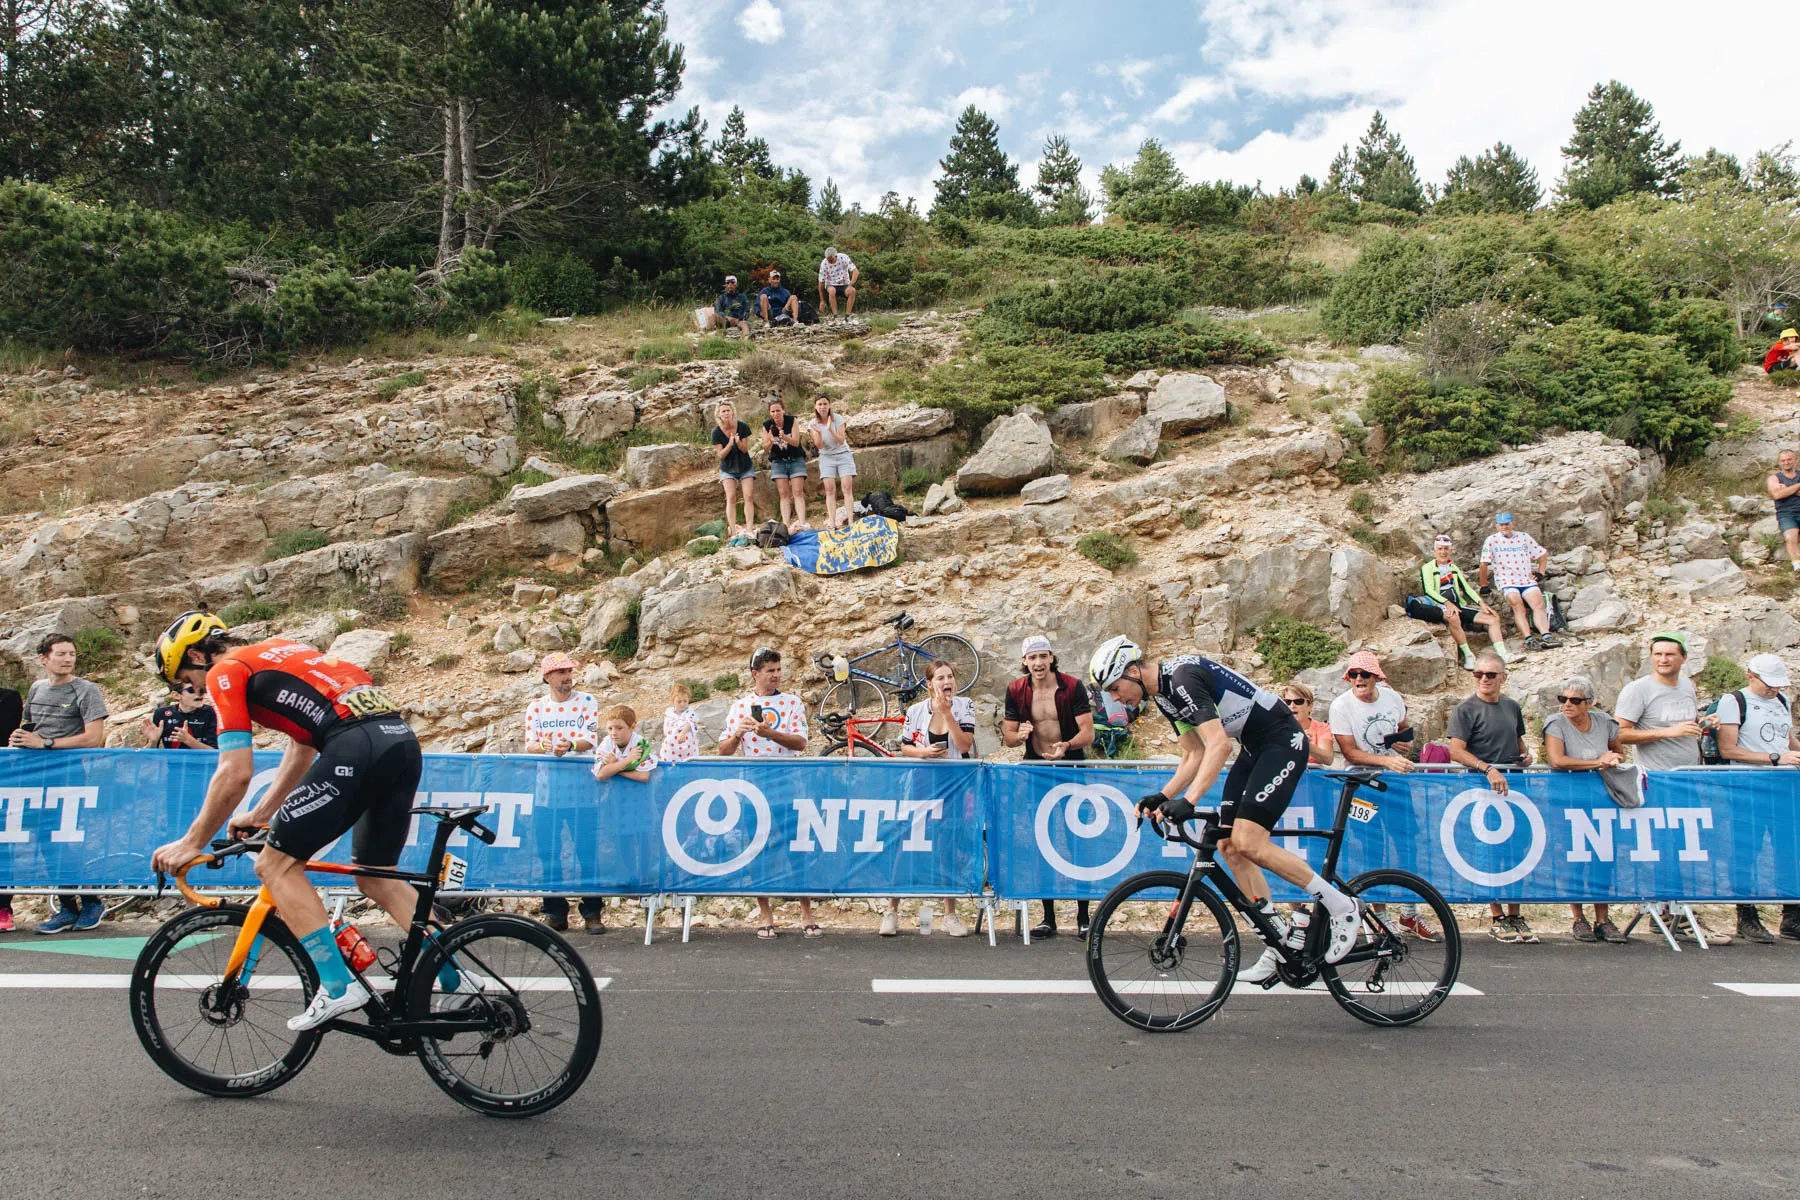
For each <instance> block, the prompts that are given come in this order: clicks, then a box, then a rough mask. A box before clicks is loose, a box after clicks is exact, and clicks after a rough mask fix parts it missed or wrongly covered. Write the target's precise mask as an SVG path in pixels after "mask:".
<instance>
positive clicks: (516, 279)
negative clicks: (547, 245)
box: [511, 249, 601, 317]
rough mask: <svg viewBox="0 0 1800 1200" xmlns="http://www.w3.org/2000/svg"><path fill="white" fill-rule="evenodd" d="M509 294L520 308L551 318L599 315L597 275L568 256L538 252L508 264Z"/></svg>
mask: <svg viewBox="0 0 1800 1200" xmlns="http://www.w3.org/2000/svg"><path fill="white" fill-rule="evenodd" d="M511 271H512V290H513V294H514V295H515V296H516V297H517V298H518V301H519V303H520V304H522V305H524V306H525V307H526V308H529V309H531V310H532V311H534V312H541V313H544V314H546V315H548V316H553V317H576V316H582V315H584V314H587V313H597V312H599V311H600V306H601V299H600V274H599V272H597V271H595V270H594V267H593V264H592V263H589V262H588V261H587V260H586V259H582V258H577V257H576V256H575V255H573V254H570V253H568V252H566V251H565V252H563V253H561V254H557V253H555V252H554V251H551V250H547V249H546V250H537V251H533V252H532V253H530V254H527V255H525V256H524V257H523V258H519V259H517V260H515V261H514V262H513V263H512V264H511Z"/></svg>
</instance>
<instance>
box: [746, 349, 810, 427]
mask: <svg viewBox="0 0 1800 1200" xmlns="http://www.w3.org/2000/svg"><path fill="white" fill-rule="evenodd" d="M738 382H739V383H741V384H743V385H744V386H745V387H747V388H749V389H750V390H751V391H753V392H755V393H756V394H757V395H759V396H780V397H781V398H782V399H783V400H789V401H791V400H793V399H794V398H795V397H797V396H805V395H806V394H807V393H809V392H811V391H812V390H813V386H814V384H813V376H812V372H811V371H810V370H808V369H807V365H806V364H805V363H803V362H801V361H800V360H798V359H793V358H785V357H783V356H782V355H779V354H771V353H770V352H768V351H767V350H758V351H755V352H753V353H750V354H747V355H745V356H744V357H743V358H741V359H739V360H738ZM744 419H745V420H748V418H744ZM755 423H756V422H754V421H752V422H751V424H752V425H754V424H755Z"/></svg>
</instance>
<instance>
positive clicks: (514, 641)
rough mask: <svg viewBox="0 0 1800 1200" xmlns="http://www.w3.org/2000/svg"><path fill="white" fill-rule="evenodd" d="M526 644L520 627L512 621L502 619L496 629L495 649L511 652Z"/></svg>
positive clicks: (505, 652) (501, 651)
mask: <svg viewBox="0 0 1800 1200" xmlns="http://www.w3.org/2000/svg"><path fill="white" fill-rule="evenodd" d="M524 644H525V639H524V638H523V637H521V636H520V635H519V627H518V626H516V625H514V624H513V623H512V622H511V621H502V622H500V625H499V626H498V627H497V628H496V629H495V630H494V649H495V650H496V651H498V652H499V653H501V654H510V653H512V652H513V651H514V650H517V649H518V648H519V647H520V646H523V645H524Z"/></svg>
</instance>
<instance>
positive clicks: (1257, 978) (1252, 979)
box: [1238, 948, 1281, 984]
mask: <svg viewBox="0 0 1800 1200" xmlns="http://www.w3.org/2000/svg"><path fill="white" fill-rule="evenodd" d="M1280 961H1281V960H1280V959H1278V958H1276V957H1275V951H1273V950H1270V949H1267V948H1265V949H1264V950H1263V952H1262V957H1261V958H1259V959H1257V960H1256V961H1255V962H1253V963H1251V964H1250V965H1249V966H1247V967H1245V968H1244V969H1243V970H1241V971H1239V972H1238V982H1239V983H1257V984H1261V983H1267V982H1268V981H1269V980H1271V979H1273V978H1275V967H1276V964H1277V963H1279V962H1280Z"/></svg>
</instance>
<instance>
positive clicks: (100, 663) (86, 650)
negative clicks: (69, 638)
mask: <svg viewBox="0 0 1800 1200" xmlns="http://www.w3.org/2000/svg"><path fill="white" fill-rule="evenodd" d="M124 650H125V639H124V638H122V637H120V636H119V635H118V634H116V633H114V632H113V631H112V630H110V629H82V630H78V631H76V634H75V661H76V662H77V663H79V664H80V666H81V670H83V671H87V672H90V673H91V672H92V671H94V670H95V669H96V668H98V667H106V666H110V665H112V664H113V663H115V662H117V661H118V659H119V656H120V655H121V654H122V653H123V652H124Z"/></svg>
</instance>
